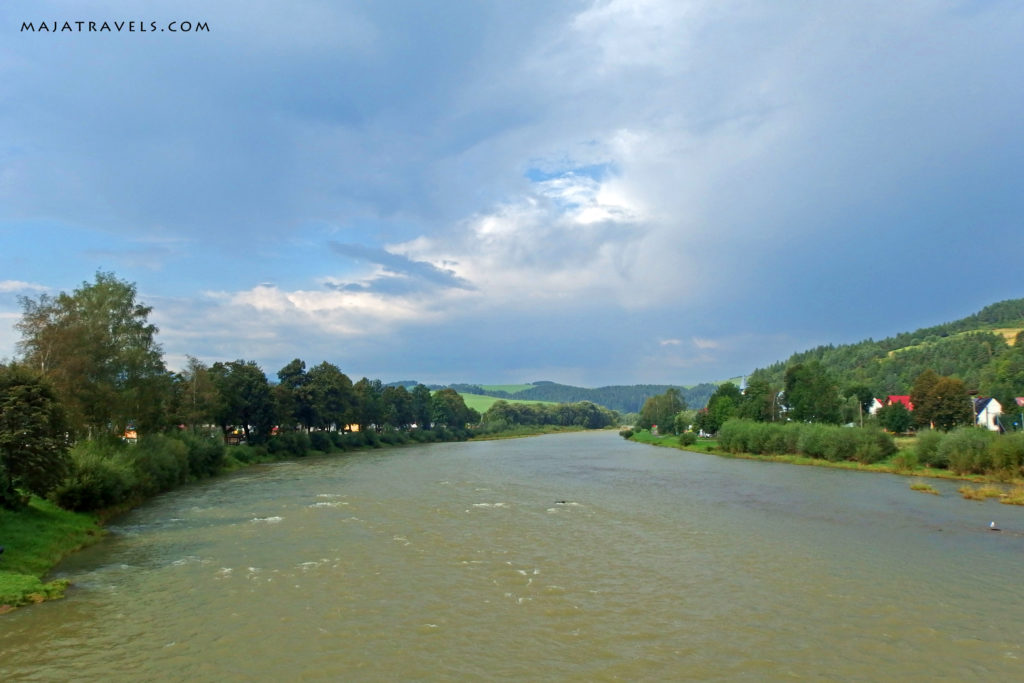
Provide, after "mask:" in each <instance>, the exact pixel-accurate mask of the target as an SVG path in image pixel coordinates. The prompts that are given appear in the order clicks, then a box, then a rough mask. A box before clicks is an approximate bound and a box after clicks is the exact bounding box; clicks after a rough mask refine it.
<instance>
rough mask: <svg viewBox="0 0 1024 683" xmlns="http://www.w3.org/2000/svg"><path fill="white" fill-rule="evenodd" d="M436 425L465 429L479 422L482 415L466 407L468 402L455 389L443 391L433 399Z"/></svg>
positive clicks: (438, 392) (437, 393)
mask: <svg viewBox="0 0 1024 683" xmlns="http://www.w3.org/2000/svg"><path fill="white" fill-rule="evenodd" d="M431 401H432V403H433V407H434V410H433V416H432V417H433V421H434V424H439V425H444V426H446V427H451V428H454V429H464V428H465V427H466V425H467V424H469V423H471V422H473V423H475V422H477V421H478V420H479V419H480V414H479V413H477V412H476V411H475V410H472V409H471V408H469V407H467V406H466V401H465V400H464V399H463V398H462V396H460V395H459V393H458V392H457V391H455V390H454V389H441V390H439V391H437V392H436V393H435V394H434V395H433V396H432V397H431Z"/></svg>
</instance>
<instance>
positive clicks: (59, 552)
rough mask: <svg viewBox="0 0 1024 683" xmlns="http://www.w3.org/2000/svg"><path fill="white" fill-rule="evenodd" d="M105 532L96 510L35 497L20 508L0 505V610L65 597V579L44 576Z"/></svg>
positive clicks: (7, 610) (66, 583)
mask: <svg viewBox="0 0 1024 683" xmlns="http://www.w3.org/2000/svg"><path fill="white" fill-rule="evenodd" d="M105 533H106V532H105V530H104V529H103V527H102V526H100V519H99V516H98V515H92V514H86V513H81V512H70V511H68V510H64V509H61V508H60V507H58V506H57V505H54V504H53V503H51V502H49V501H47V500H43V499H41V498H37V497H33V498H32V500H31V502H30V503H29V506H28V507H27V508H25V509H24V510H18V511H11V510H0V545H3V546H4V553H3V554H2V555H0V614H4V613H6V612H10V611H11V610H13V609H15V608H17V607H21V606H22V605H29V604H35V603H39V602H43V601H45V600H54V599H57V598H62V597H64V590H65V589H66V588H67V587H68V581H66V580H64V579H57V580H53V581H48V582H44V581H43V578H44V577H45V576H46V574H47V573H49V572H50V571H51V570H52V569H53V568H54V567H55V566H56V565H57V563H58V562H60V561H61V560H62V559H64V558H65V557H67V556H68V555H70V554H71V553H73V552H75V551H76V550H79V549H81V548H84V547H86V546H89V545H92V544H93V543H96V542H97V541H98V540H100V539H101V538H102V537H103V535H104V534H105Z"/></svg>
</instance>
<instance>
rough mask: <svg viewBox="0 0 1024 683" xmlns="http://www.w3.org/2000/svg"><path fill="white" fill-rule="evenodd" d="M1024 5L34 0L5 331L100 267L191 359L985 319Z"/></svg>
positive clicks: (869, 328) (580, 378) (710, 373)
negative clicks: (25, 303)
mask: <svg viewBox="0 0 1024 683" xmlns="http://www.w3.org/2000/svg"><path fill="white" fill-rule="evenodd" d="M143 6H144V9H140V7H143ZM90 21H93V22H95V25H96V29H97V30H95V31H91V30H89V24H88V22H90ZM26 22H29V23H32V25H33V29H34V30H29V29H26V28H24V26H23V25H24V24H25V23H26ZM65 22H68V23H69V28H70V29H71V30H62V29H63V28H64V23H65ZM76 22H84V23H82V24H76ZM103 22H107V24H108V26H109V27H110V30H102V25H103ZM128 22H134V23H132V24H129V23H128ZM172 22H177V23H172ZM44 23H45V25H46V26H47V27H48V28H49V29H51V30H41V28H42V27H41V25H42V24H44ZM186 23H188V24H189V25H190V26H191V28H192V30H191V31H183V30H181V29H182V28H184V27H185V25H186ZM117 25H120V26H121V28H120V30H118V29H117V28H116V26H117ZM203 27H208V30H207V29H205V28H203ZM54 28H56V29H57V30H56V31H55V30H53V29H54ZM172 28H177V29H178V30H177V31H173V30H171V29H172ZM132 29H134V30H132ZM142 29H145V31H143V30H142ZM1021 36H1024V4H1021V3H1019V2H1016V1H1011V0H986V1H984V2H983V1H980V0H962V1H953V0H946V1H944V0H920V1H914V0H908V1H907V2H891V0H881V1H874V0H849V1H846V0H837V1H836V2H827V3H822V2H816V1H813V0H807V1H800V0H783V1H777V0H763V1H758V0H745V1H733V0H706V1H690V0H664V1H662V0H594V1H589V0H588V1H586V2H584V1H575V0H574V1H561V2H560V1H555V2H552V1H551V0H458V1H450V0H431V1H430V2H422V1H420V0H407V1H399V0H376V1H373V2H370V1H366V2H345V1H330V2H329V1H327V0H294V1H292V2H288V3H282V2H268V1H266V0H244V1H243V0H237V1H234V0H221V1H220V2H217V3H209V2H198V1H189V0H175V2H173V3H172V2H166V1H164V0H152V1H150V2H147V3H145V4H144V5H140V4H139V3H137V2H127V1H117V0H108V1H98V0H76V1H74V2H71V1H67V0H65V1H56V2H47V1H45V0H43V1H40V0H32V1H31V2H28V1H26V0H13V1H10V0H8V1H6V2H4V3H2V4H0V359H5V358H6V359H11V358H14V357H16V355H17V352H18V351H17V342H18V340H19V338H20V337H19V334H18V332H17V331H16V329H15V327H14V325H15V324H16V323H17V321H18V320H19V319H20V315H21V310H22V309H21V305H20V303H19V302H20V301H21V297H29V298H33V299H35V298H37V297H39V296H40V295H42V294H50V295H53V294H56V293H58V292H62V291H65V292H70V291H72V290H74V289H75V288H77V287H80V286H81V285H82V283H83V282H89V281H92V280H93V279H94V276H95V274H96V273H97V272H98V271H103V272H113V273H114V274H115V275H116V276H117V277H118V278H120V279H122V280H125V281H128V282H132V283H134V284H135V285H136V287H137V290H138V299H139V300H140V301H141V302H142V303H144V304H146V305H148V306H151V307H152V309H153V310H152V313H151V314H150V321H151V322H153V323H155V324H156V325H157V326H158V327H159V329H160V333H159V335H158V341H159V343H160V344H161V345H162V347H163V350H164V354H165V359H166V361H167V364H168V366H169V367H170V368H172V369H180V368H181V367H183V365H184V363H185V361H186V358H187V356H193V357H196V358H198V359H200V360H202V361H204V362H206V363H212V362H215V361H228V360H235V359H245V360H255V361H257V362H258V363H259V364H260V365H261V366H262V367H263V369H264V370H265V371H266V373H267V374H268V376H269V377H271V378H274V377H275V376H276V373H277V371H278V370H279V369H280V368H281V367H283V366H284V365H285V364H286V363H287V362H288V361H290V360H291V359H293V358H301V359H302V360H304V361H306V363H307V366H313V365H315V364H318V363H320V362H321V361H325V360H326V361H328V362H331V363H334V364H335V365H337V366H338V367H339V368H341V370H342V371H343V372H345V373H346V374H348V375H349V376H351V377H352V378H353V379H358V378H360V377H364V376H365V377H369V378H376V379H381V380H383V381H385V382H390V381H399V380H416V381H421V382H424V383H449V382H477V383H507V382H533V381H540V380H548V381H557V382H564V383H568V384H575V385H579V386H591V387H597V386H604V385H609V384H634V383H658V384H694V383H698V382H704V381H717V380H724V379H728V378H731V377H736V376H740V375H744V374H748V373H749V372H751V371H752V370H754V369H755V368H758V367H764V366H766V365H769V364H771V363H774V362H776V361H780V360H784V359H785V358H787V357H788V356H789V355H790V354H792V353H794V352H797V351H803V350H806V349H809V348H812V347H814V346H817V345H820V344H841V343H851V342H856V341H860V340H862V339H866V338H868V337H872V338H875V339H879V338H883V337H886V336H889V335H892V334H895V333H898V332H903V331H908V330H913V329H917V328H919V327H924V326H928V325H933V324H939V323H942V322H947V321H951V320H956V319H959V318H962V317H964V316H966V315H969V314H971V313H974V312H976V311H978V310H979V309H981V308H982V307H984V306H986V305H988V304H990V303H994V302H996V301H1001V300H1004V299H1010V298H1017V297H1021V296H1024V287H1022V286H1021V285H1020V284H1019V283H1018V282H1017V278H1018V277H1019V271H1020V264H1021V263H1022V260H1024V231H1022V217H1024V125H1022V122H1024V81H1022V80H1021V75H1022V73H1021V65H1022V64H1024V40H1021Z"/></svg>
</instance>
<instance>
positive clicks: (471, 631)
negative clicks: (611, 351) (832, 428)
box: [0, 432, 1024, 681]
mask: <svg viewBox="0 0 1024 683" xmlns="http://www.w3.org/2000/svg"><path fill="white" fill-rule="evenodd" d="M935 485H936V487H937V488H939V489H940V492H941V493H942V494H943V495H939V496H926V495H921V494H919V493H916V492H914V491H911V490H910V489H909V486H908V481H907V479H906V478H903V477H898V476H891V475H877V474H864V473H859V472H849V471H840V470H831V469H821V468H810V467H795V466H789V465H781V464H773V463H764V462H755V461H748V460H732V459H725V458H719V457H715V456H708V455H701V454H695V453H685V452H679V451H675V450H666V449H657V448H651V447H648V446H644V445H641V444H636V443H632V442H628V441H624V440H623V439H621V438H619V437H618V436H617V435H615V434H614V433H610V432H599V433H572V434H560V435H553V436H545V437H538V438H531V439H517V440H506V441H489V442H487V441H485V442H469V443H447V444H432V445H427V446H416V447H406V448H399V449H392V450H387V451H375V452H367V453H357V454H350V455H345V456H338V457H325V458H320V459H310V460H300V461H296V462H286V463H279V464H274V465H266V466H257V467H253V468H250V469H248V470H245V471H242V472H238V473H236V474H233V475H230V476H225V477H221V478H218V479H215V480H211V481H207V482H203V483H201V484H197V485H193V486H189V487H186V488H183V489H181V490H178V491H175V492H173V493H170V494H166V495H163V496H160V497H158V498H156V499H154V500H152V501H150V502H149V503H147V504H146V505H144V506H143V507H141V508H139V509H137V510H134V511H133V512H131V513H129V514H127V515H125V516H124V517H122V518H120V519H118V520H115V521H114V522H113V523H112V524H111V525H110V528H111V532H112V533H111V534H110V536H109V538H107V539H105V540H104V541H103V542H102V543H100V544H98V545H97V546H94V547H91V548H88V549H86V550H84V551H82V552H81V553H78V554H77V555H75V556H74V557H72V558H70V559H69V560H67V561H66V562H65V563H63V564H62V565H61V566H60V567H59V570H58V576H63V577H66V578H70V579H71V580H72V581H73V583H74V587H73V588H72V589H71V590H70V591H69V594H68V597H67V599H65V600H63V601H57V602H52V603H44V604H42V605H37V606H34V607H31V608H28V609H22V610H18V611H16V612H14V613H11V614H9V615H6V616H4V617H3V618H2V619H0V680H4V681H58V680H60V681H63V680H79V681H87V680H96V681H100V680H102V681H111V680H114V681H119V680H124V681H136V680H201V681H225V680H226V681H232V680H235V681H248V680H370V681H385V680H439V681H444V680H451V681H456V680H460V681H461V680H570V681H572V680H577V681H592V680H596V681H604V680H608V681H611V680H680V679H691V680H694V679H696V680H737V679H738V680H744V679H746V680H766V679H768V680H778V679H786V678H790V679H804V678H812V677H813V678H823V679H835V680H889V679H902V680H907V679H917V680H925V679H927V680H943V679H945V680H964V679H988V680H1005V679H1008V678H1011V677H1017V676H1018V675H1019V670H1020V666H1021V662H1020V658H1021V657H1022V656H1024V652H1022V644H1024V615H1022V613H1021V609H1020V607H1021V604H1022V597H1024V595H1022V594H1024V589H1022V587H1021V582H1020V580H1019V568H1020V561H1021V557H1022V552H1024V510H1022V509H1020V508H1016V507H1013V506H1000V505H998V504H995V503H977V502H972V501H965V500H962V499H961V498H960V497H959V496H957V495H956V493H955V490H954V489H955V487H956V484H954V483H952V482H942V481H940V482H937V483H936V484H935ZM990 519H999V525H1000V526H1001V527H1002V528H1003V531H1002V532H1000V533H991V532H988V531H987V529H986V528H987V526H988V523H989V521H990Z"/></svg>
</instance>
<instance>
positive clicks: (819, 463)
mask: <svg viewBox="0 0 1024 683" xmlns="http://www.w3.org/2000/svg"><path fill="white" fill-rule="evenodd" d="M629 440H630V441H635V442H637V443H642V444H647V445H650V446H661V447H664V448H676V449H678V450H682V451H690V452H693V453H703V454H705V455H717V456H719V457H722V458H737V459H741V460H760V461H763V462H782V463H787V464H790V465H809V466H812V467H831V468H833V469H842V470H854V471H857V472H879V473H882V474H898V475H901V476H907V477H929V478H932V479H951V480H956V481H970V482H976V483H990V482H991V483H995V482H997V481H998V483H1000V484H1008V483H1009V484H1012V483H1022V482H1007V481H1003V480H996V479H995V478H993V477H988V476H985V475H983V474H957V473H955V472H950V471H949V470H941V469H935V468H932V467H926V466H922V465H918V466H915V467H911V468H908V467H898V466H896V465H895V464H893V462H892V459H893V458H894V457H895V455H894V456H890V457H889V458H887V459H885V460H883V461H882V462H878V463H874V464H872V465H864V464H862V463H859V462H852V461H845V460H844V461H840V462H831V461H829V460H822V459H820V458H810V457H807V456H803V455H758V454H754V453H727V452H725V451H720V450H718V442H717V441H715V440H714V439H699V440H698V441H697V443H696V444H694V445H692V446H683V445H681V444H680V443H679V437H676V436H656V435H653V434H651V433H650V432H646V431H637V432H634V433H633V435H632V436H631V437H629ZM898 454H899V451H898V452H897V453H896V455H898Z"/></svg>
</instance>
